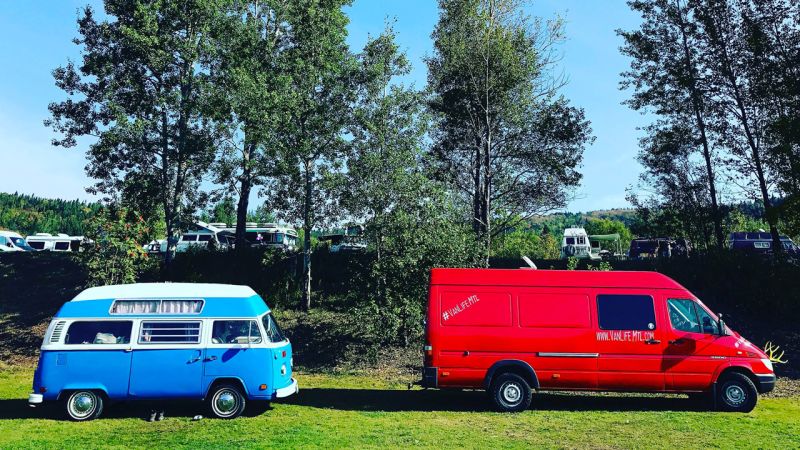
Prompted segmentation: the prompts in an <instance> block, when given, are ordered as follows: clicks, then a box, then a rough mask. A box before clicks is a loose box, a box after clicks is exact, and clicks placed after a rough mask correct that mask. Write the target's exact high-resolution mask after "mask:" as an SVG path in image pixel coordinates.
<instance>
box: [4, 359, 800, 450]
mask: <svg viewBox="0 0 800 450" xmlns="http://www.w3.org/2000/svg"><path fill="white" fill-rule="evenodd" d="M31 376H32V370H31V369H30V368H20V367H6V368H5V369H2V368H0V448H17V447H36V448H42V447H47V448H93V447H118V448H131V447H132V448H148V449H150V448H178V447H187V448H188V447H191V448H223V447H262V448H267V447H279V448H296V447H350V448H352V447H359V448H362V447H384V448H386V447H400V446H423V447H446V448H452V447H525V448H530V447H531V446H537V447H554V448H563V447H568V448H571V447H592V448H634V447H639V448H641V447H647V448H655V447H658V448H665V447H680V448H701V447H722V448H734V447H737V448H759V447H761V448H797V447H800V398H797V397H793V398H765V399H761V400H760V401H759V404H758V406H757V407H756V409H755V411H753V412H752V413H750V414H732V413H718V412H709V411H704V410H702V409H701V407H700V406H699V405H697V404H695V403H692V402H690V401H689V400H687V399H686V398H683V397H680V396H612V395H591V396H583V395H566V394H539V395H537V396H535V397H534V402H535V405H536V406H535V409H533V410H530V411H527V412H525V413H522V414H500V413H494V412H489V411H487V410H486V407H487V402H486V397H485V395H484V394H483V393H482V392H446V391H420V390H413V391H410V392H409V391H406V390H405V388H403V387H402V386H401V385H400V384H399V383H392V382H389V381H381V380H375V379H374V378H371V377H369V376H367V375H318V374H313V375H303V374H300V375H299V376H298V379H299V382H300V384H301V390H300V394H299V395H298V396H296V397H294V398H291V399H289V400H288V401H287V402H286V403H274V404H273V407H272V409H271V410H269V411H267V412H265V413H263V414H261V415H258V416H255V417H242V418H239V419H236V420H233V421H222V420H212V419H203V420H200V421H196V422H195V421H192V420H191V416H192V415H194V414H197V413H199V412H202V406H201V405H200V404H195V403H181V404H176V405H170V406H168V407H167V419H166V420H164V421H163V422H156V423H148V422H146V421H144V420H143V419H142V417H143V416H144V414H145V413H146V411H147V408H146V405H137V404H131V405H116V406H115V407H111V408H108V409H107V410H106V413H105V414H104V417H103V418H101V419H98V420H95V421H93V422H87V423H73V422H67V421H63V420H58V419H56V418H54V416H53V415H54V411H47V410H42V409H31V408H28V406H27V404H26V398H27V394H28V389H29V386H30V381H31Z"/></svg>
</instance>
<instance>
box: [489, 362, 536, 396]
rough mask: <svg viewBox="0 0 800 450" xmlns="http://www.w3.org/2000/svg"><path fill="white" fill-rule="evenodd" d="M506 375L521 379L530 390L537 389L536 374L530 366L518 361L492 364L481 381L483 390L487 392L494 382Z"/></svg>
mask: <svg viewBox="0 0 800 450" xmlns="http://www.w3.org/2000/svg"><path fill="white" fill-rule="evenodd" d="M506 373H513V374H515V375H518V376H520V377H522V379H523V380H525V382H526V383H528V386H530V388H531V389H539V378H538V377H537V376H536V372H535V371H534V370H533V368H532V367H531V366H530V364H528V363H526V362H525V361H519V360H505V361H498V362H496V363H494V364H492V367H490V368H489V370H488V371H486V377H485V379H484V381H483V387H484V389H486V390H489V389H490V388H491V386H492V383H493V382H494V380H495V379H497V377H499V376H501V375H503V374H506Z"/></svg>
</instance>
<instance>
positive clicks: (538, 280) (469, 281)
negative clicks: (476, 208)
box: [431, 269, 686, 290]
mask: <svg viewBox="0 0 800 450" xmlns="http://www.w3.org/2000/svg"><path fill="white" fill-rule="evenodd" d="M431 284H432V285H462V286H552V287H606V288H616V287H620V288H653V289H682V290H686V288H684V287H683V286H681V285H680V284H678V283H677V282H676V281H675V280H673V279H671V278H669V277H668V276H666V275H663V274H660V273H658V272H623V271H611V272H601V271H590V270H534V269H433V270H431Z"/></svg>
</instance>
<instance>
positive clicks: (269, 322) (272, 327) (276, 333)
mask: <svg viewBox="0 0 800 450" xmlns="http://www.w3.org/2000/svg"><path fill="white" fill-rule="evenodd" d="M261 320H263V322H264V329H265V330H266V331H267V339H269V340H270V342H283V341H285V340H286V338H285V337H284V336H283V332H282V331H281V329H280V327H278V323H277V322H275V319H274V318H273V317H272V314H265V315H264V317H263V318H262V319H261Z"/></svg>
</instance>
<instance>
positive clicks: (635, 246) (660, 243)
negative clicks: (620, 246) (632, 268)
mask: <svg viewBox="0 0 800 450" xmlns="http://www.w3.org/2000/svg"><path fill="white" fill-rule="evenodd" d="M691 251H692V244H691V243H690V242H689V241H687V240H686V239H683V238H677V239H676V238H671V237H655V238H639V239H633V240H632V241H631V247H630V250H629V251H628V258H630V259H652V258H665V259H669V258H678V257H680V258H686V257H688V256H689V254H690V252H691Z"/></svg>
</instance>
